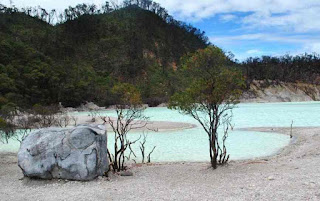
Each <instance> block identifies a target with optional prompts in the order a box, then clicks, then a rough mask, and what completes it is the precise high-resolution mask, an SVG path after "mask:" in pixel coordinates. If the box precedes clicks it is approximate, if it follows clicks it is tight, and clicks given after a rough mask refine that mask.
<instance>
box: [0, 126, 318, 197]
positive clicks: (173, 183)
mask: <svg viewBox="0 0 320 201" xmlns="http://www.w3.org/2000/svg"><path fill="white" fill-rule="evenodd" d="M250 130H257V131H266V132H269V131H273V132H279V133H284V134H289V131H290V130H289V129H286V128H275V129H271V128H256V129H250ZM293 135H294V136H295V138H296V139H295V140H294V142H293V143H292V144H291V145H290V146H288V147H286V148H285V149H284V150H282V151H281V153H279V154H278V155H276V156H273V157H269V158H263V159H256V160H250V161H237V162H231V163H230V164H229V165H227V166H224V167H219V168H218V169H217V170H212V169H210V168H209V166H208V164H207V163H174V164H172V163H171V164H153V165H152V166H142V167H133V168H132V169H131V171H133V172H134V176H132V177H120V176H115V175H111V176H110V178H100V179H97V180H95V181H92V182H74V181H39V180H29V179H22V178H23V175H22V173H21V171H20V169H19V167H18V166H17V162H16V161H17V157H16V156H15V155H14V154H1V155H0V200H1V201H5V200H55V201H56V200H79V201H80V200H320V128H295V129H294V130H293Z"/></svg>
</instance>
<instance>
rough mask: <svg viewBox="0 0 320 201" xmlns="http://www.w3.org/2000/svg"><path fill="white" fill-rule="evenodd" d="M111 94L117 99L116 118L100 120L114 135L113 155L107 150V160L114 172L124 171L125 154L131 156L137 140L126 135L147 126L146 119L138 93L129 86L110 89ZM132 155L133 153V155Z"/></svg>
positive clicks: (117, 86) (124, 85) (116, 86)
mask: <svg viewBox="0 0 320 201" xmlns="http://www.w3.org/2000/svg"><path fill="white" fill-rule="evenodd" d="M112 93H113V95H114V96H116V97H117V100H118V103H117V105H116V106H115V111H116V118H111V117H108V118H102V117H100V118H102V119H103V120H104V121H105V122H106V121H107V123H108V124H109V125H110V126H111V128H112V130H113V133H114V140H115V141H114V151H113V154H112V153H110V150H108V155H109V159H110V161H111V164H112V167H113V170H114V171H121V170H125V168H126V166H125V165H124V164H125V159H126V152H127V151H128V150H129V151H131V152H130V154H132V149H131V145H132V144H134V143H136V142H137V141H138V140H139V139H140V138H139V139H136V140H130V139H129V138H128V133H129V132H130V131H131V130H134V129H138V128H143V127H145V126H146V125H147V120H148V118H147V117H146V116H144V114H143V112H144V110H145V108H144V107H143V105H142V101H141V96H140V93H139V91H138V90H137V89H136V88H135V87H134V86H133V85H131V84H127V83H121V84H117V85H115V86H114V87H113V88H112ZM133 154H134V153H133Z"/></svg>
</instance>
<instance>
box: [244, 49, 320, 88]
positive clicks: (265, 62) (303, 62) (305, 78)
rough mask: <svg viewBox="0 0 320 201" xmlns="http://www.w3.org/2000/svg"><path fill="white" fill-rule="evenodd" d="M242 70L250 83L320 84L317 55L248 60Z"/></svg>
mask: <svg viewBox="0 0 320 201" xmlns="http://www.w3.org/2000/svg"><path fill="white" fill-rule="evenodd" d="M241 68H242V69H243V72H244V74H245V76H246V78H247V80H248V82H249V83H250V82H251V81H252V80H275V81H283V82H297V81H299V82H306V83H311V84H320V56H319V54H316V53H314V54H307V53H306V54H303V55H297V56H291V55H284V56H279V57H271V56H262V57H260V58H258V57H257V58H248V59H247V60H246V61H244V62H243V63H242V64H241Z"/></svg>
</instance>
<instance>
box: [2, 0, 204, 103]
mask: <svg viewBox="0 0 320 201" xmlns="http://www.w3.org/2000/svg"><path fill="white" fill-rule="evenodd" d="M141 2H142V1H141ZM143 2H149V1H143ZM106 5H109V4H106ZM102 8H103V11H101V10H102V9H101V10H99V9H98V8H97V7H94V9H92V6H90V5H86V4H81V5H78V6H77V7H74V8H72V7H69V8H68V9H66V10H65V12H64V13H62V14H60V15H57V16H58V17H57V18H56V24H55V25H52V20H54V19H52V18H53V15H51V17H50V16H49V14H48V13H47V12H46V11H45V10H44V9H36V11H37V12H35V11H33V10H32V9H31V8H30V9H23V10H18V9H16V8H7V7H5V6H3V5H2V6H0V11H1V12H0V79H1V83H0V100H1V101H2V102H4V103H5V102H12V103H15V104H17V105H19V106H23V107H29V106H32V105H34V104H36V103H40V104H46V105H47V104H54V103H58V102H62V104H63V105H64V106H77V105H79V104H81V103H83V102H85V101H94V102H97V103H99V104H101V105H107V104H112V103H114V102H115V101H116V100H114V98H113V97H111V96H110V93H109V90H110V88H111V87H112V86H113V85H114V84H115V83H117V82H128V83H131V84H134V85H136V86H137V87H138V88H139V89H140V91H141V93H142V97H143V100H144V102H146V103H151V104H154V103H158V102H162V101H166V100H167V98H168V97H169V96H170V95H171V94H172V93H173V92H174V90H175V89H174V87H175V86H174V82H175V79H174V76H175V75H174V71H175V70H176V68H177V66H178V65H179V60H180V57H182V56H183V55H185V54H187V53H189V52H194V51H196V50H197V49H199V48H204V47H206V46H207V45H208V40H207V38H206V37H205V35H204V33H203V32H201V31H200V30H198V29H196V28H194V27H192V26H189V25H186V24H184V23H182V22H179V21H176V20H174V19H173V18H172V17H171V16H169V15H168V14H167V12H166V11H165V10H164V9H163V8H161V7H160V6H159V5H158V4H153V3H152V2H151V5H149V6H146V5H142V4H141V5H140V4H137V3H133V2H130V1H126V2H125V4H124V5H123V6H122V7H121V8H119V7H117V8H112V9H111V8H110V7H108V8H106V6H104V7H102ZM32 13H36V14H32ZM50 13H51V12H50ZM46 14H47V15H46ZM48 16H49V17H48ZM48 19H49V20H48ZM58 19H60V21H58Z"/></svg>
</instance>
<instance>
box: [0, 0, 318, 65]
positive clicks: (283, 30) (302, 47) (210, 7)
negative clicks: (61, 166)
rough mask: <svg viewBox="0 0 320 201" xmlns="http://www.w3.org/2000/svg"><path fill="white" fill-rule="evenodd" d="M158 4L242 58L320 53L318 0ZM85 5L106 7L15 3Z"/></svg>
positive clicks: (22, 2) (57, 0)
mask: <svg viewBox="0 0 320 201" xmlns="http://www.w3.org/2000/svg"><path fill="white" fill-rule="evenodd" d="M115 1H116V0H115ZM119 1H121V0H119ZM155 1H156V2H158V3H160V4H161V5H162V6H163V7H165V8H166V9H167V10H168V11H169V14H171V15H173V16H174V17H175V18H176V19H178V20H182V21H185V22H187V23H191V24H192V25H193V26H195V27H197V28H200V29H201V30H203V31H205V32H206V35H207V36H208V37H209V38H210V41H211V42H212V43H213V44H215V45H217V46H219V47H221V48H222V49H223V50H225V51H231V52H232V53H234V54H235V58H236V59H239V60H244V59H245V58H247V57H255V56H260V55H271V56H273V55H275V56H277V55H283V54H287V53H288V54H292V55H297V54H302V53H304V52H307V53H313V52H315V53H320V20H319V19H320V0H197V1H195V0H155ZM83 2H85V3H95V4H102V3H103V2H104V0H83V1H82V0H69V1H65V0H13V4H14V5H16V6H17V7H25V6H36V5H40V6H41V7H44V8H46V9H53V8H56V9H58V10H62V9H64V8H65V7H67V6H68V5H72V6H74V5H76V4H78V3H83ZM0 3H3V4H6V5H9V3H10V2H9V0H0Z"/></svg>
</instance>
